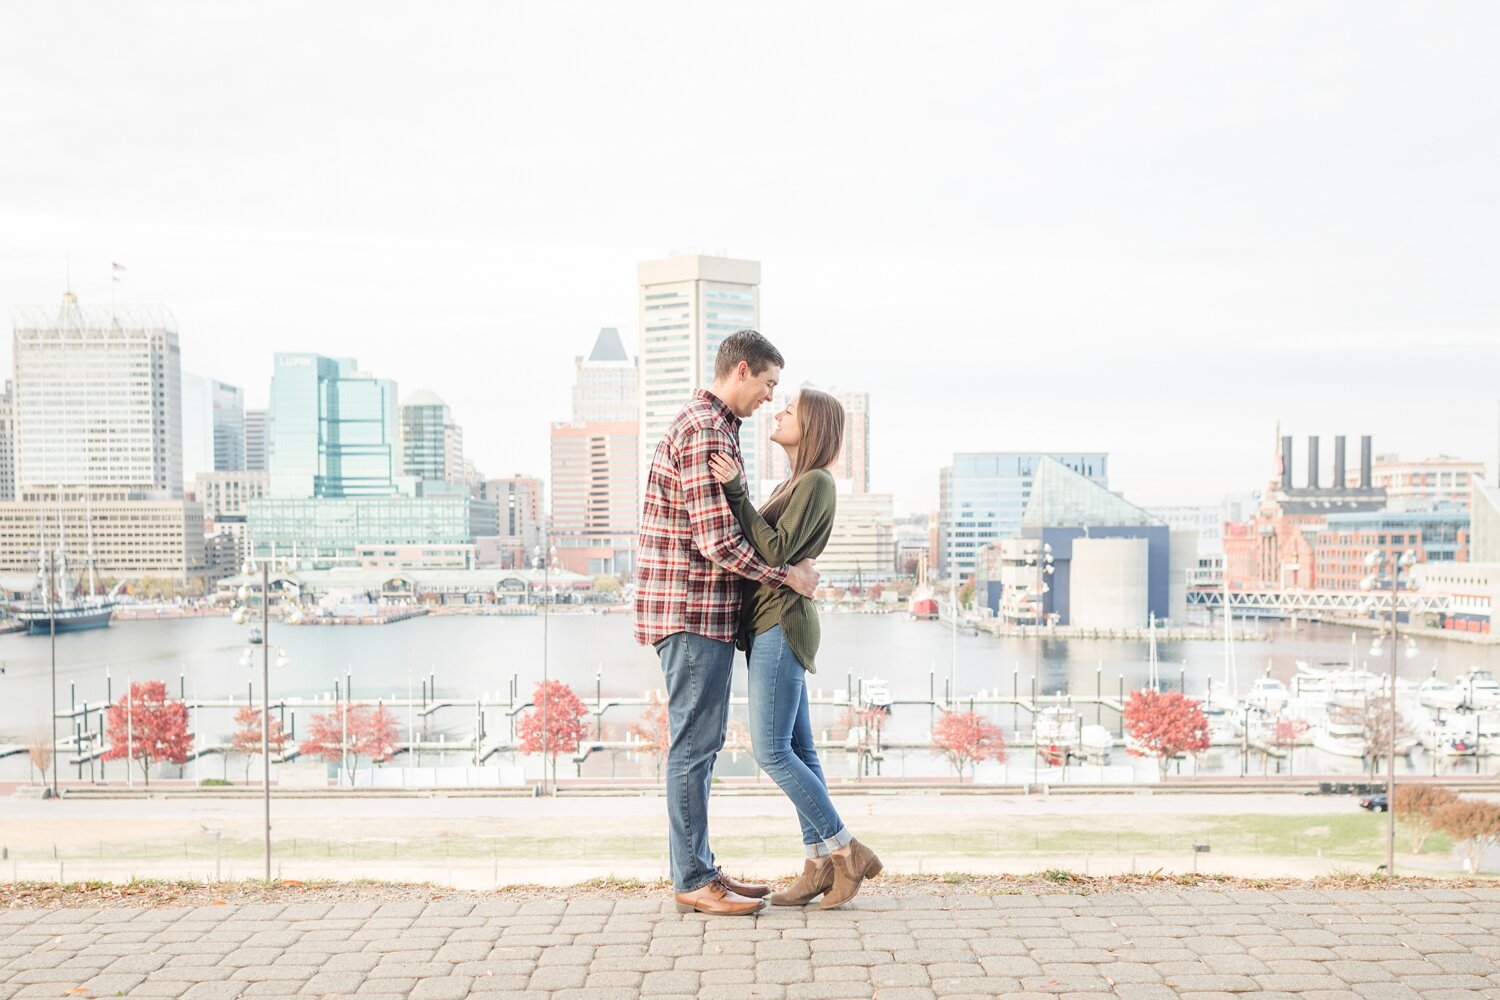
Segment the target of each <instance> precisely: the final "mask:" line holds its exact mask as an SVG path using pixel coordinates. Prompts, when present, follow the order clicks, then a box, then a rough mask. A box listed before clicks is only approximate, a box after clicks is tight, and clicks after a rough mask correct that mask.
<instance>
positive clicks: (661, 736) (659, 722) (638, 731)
mask: <svg viewBox="0 0 1500 1000" xmlns="http://www.w3.org/2000/svg"><path fill="white" fill-rule="evenodd" d="M626 732H628V733H629V734H630V737H631V738H632V739H634V740H636V741H637V742H638V744H639V749H640V750H641V752H642V753H648V754H650V755H651V757H652V759H653V761H654V763H655V765H656V777H657V778H658V779H660V778H661V764H662V761H664V760H666V759H667V751H668V750H669V749H671V746H672V723H671V717H670V716H669V715H668V714H667V700H666V699H665V698H663V697H662V696H661V692H659V691H652V692H651V701H650V704H648V705H647V706H646V711H644V712H643V713H641V717H640V719H639V720H638V721H636V722H632V723H631V724H630V728H629V729H628V730H626Z"/></svg>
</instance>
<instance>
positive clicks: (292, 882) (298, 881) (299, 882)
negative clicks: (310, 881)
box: [281, 878, 307, 886]
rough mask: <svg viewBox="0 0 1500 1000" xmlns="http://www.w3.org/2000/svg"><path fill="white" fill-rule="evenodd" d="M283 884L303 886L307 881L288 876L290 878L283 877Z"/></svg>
mask: <svg viewBox="0 0 1500 1000" xmlns="http://www.w3.org/2000/svg"><path fill="white" fill-rule="evenodd" d="M281 884H282V885H296V886H301V885H306V884H307V883H306V882H303V881H302V880H301V879H300V878H288V879H282V880H281Z"/></svg>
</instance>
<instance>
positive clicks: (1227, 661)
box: [1224, 574, 1240, 698]
mask: <svg viewBox="0 0 1500 1000" xmlns="http://www.w3.org/2000/svg"><path fill="white" fill-rule="evenodd" d="M1224 687H1225V688H1226V689H1228V690H1229V692H1230V694H1232V695H1234V696H1235V697H1236V698H1238V696H1239V693H1240V691H1239V680H1238V678H1236V677H1235V670H1234V608H1233V607H1231V606H1230V603H1229V576H1228V574H1225V576H1224Z"/></svg>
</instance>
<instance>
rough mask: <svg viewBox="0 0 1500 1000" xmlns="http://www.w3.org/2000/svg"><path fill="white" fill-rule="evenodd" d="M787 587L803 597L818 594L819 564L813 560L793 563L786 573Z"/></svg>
mask: <svg viewBox="0 0 1500 1000" xmlns="http://www.w3.org/2000/svg"><path fill="white" fill-rule="evenodd" d="M786 585H787V586H788V587H791V588H792V589H793V590H795V591H796V592H797V593H799V594H801V595H802V596H803V597H812V596H813V595H814V594H816V593H817V592H818V569H817V564H816V563H815V562H814V561H813V560H811V559H804V560H802V561H801V562H799V563H793V564H792V565H791V566H789V567H788V568H787V571H786Z"/></svg>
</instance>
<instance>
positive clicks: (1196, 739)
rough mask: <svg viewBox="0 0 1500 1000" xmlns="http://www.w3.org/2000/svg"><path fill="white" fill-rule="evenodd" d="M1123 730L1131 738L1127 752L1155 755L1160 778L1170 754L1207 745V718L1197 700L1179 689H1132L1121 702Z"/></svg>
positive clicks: (1196, 749) (1189, 751)
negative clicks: (1125, 700)
mask: <svg viewBox="0 0 1500 1000" xmlns="http://www.w3.org/2000/svg"><path fill="white" fill-rule="evenodd" d="M1125 731H1126V732H1128V733H1129V734H1130V736H1131V738H1132V740H1133V743H1132V744H1131V746H1130V747H1129V750H1128V752H1129V753H1130V754H1132V755H1133V756H1136V757H1155V758H1156V763H1157V766H1158V767H1160V768H1161V776H1162V777H1163V778H1165V777H1166V776H1167V767H1168V764H1169V762H1170V761H1171V759H1172V758H1173V757H1175V756H1177V755H1178V754H1180V753H1201V752H1203V751H1204V750H1207V749H1208V719H1207V718H1206V717H1205V716H1204V714H1203V709H1201V708H1200V707H1199V706H1198V702H1197V701H1195V700H1194V699H1192V698H1188V697H1185V696H1184V695H1183V693H1182V692H1181V691H1153V690H1151V689H1150V688H1142V689H1141V690H1139V691H1135V692H1132V693H1131V695H1130V700H1129V701H1128V702H1126V704H1125Z"/></svg>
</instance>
